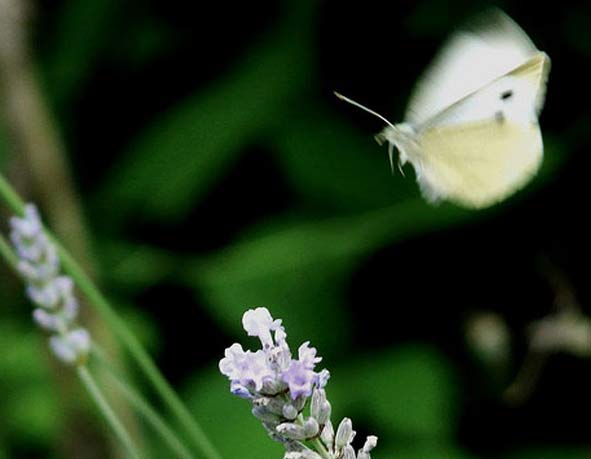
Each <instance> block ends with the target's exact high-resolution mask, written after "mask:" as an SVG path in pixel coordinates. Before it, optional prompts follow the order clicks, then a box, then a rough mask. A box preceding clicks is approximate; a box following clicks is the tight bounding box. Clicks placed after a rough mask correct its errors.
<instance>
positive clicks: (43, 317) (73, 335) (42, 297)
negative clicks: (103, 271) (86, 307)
mask: <svg viewBox="0 0 591 459" xmlns="http://www.w3.org/2000/svg"><path fill="white" fill-rule="evenodd" d="M10 227H11V233H10V238H11V240H12V243H13V245H14V248H15V250H16V253H17V255H18V257H19V262H18V265H17V269H18V270H19V272H20V274H21V276H22V277H23V279H24V281H25V283H26V284H27V288H26V292H27V296H28V297H29V299H30V300H31V301H32V302H33V303H34V304H35V305H36V306H37V307H36V309H35V310H34V311H33V319H34V320H35V322H37V324H38V325H39V326H40V327H41V328H43V329H45V330H47V331H49V332H50V333H51V334H52V335H51V337H50V338H49V345H50V348H51V349H52V351H53V353H54V354H55V356H56V357H57V358H58V359H59V360H61V361H62V362H64V363H67V364H71V365H75V364H82V363H83V362H84V361H85V360H86V357H87V355H88V352H89V350H90V335H89V334H88V332H87V331H86V330H85V329H84V328H80V327H79V326H77V325H76V316H77V314H78V301H77V300H76V297H75V296H74V292H73V289H74V282H73V281H72V279H71V278H70V277H68V276H64V275H60V263H59V257H58V255H57V249H56V247H55V246H54V245H53V244H52V243H51V241H50V240H49V238H48V237H47V235H46V234H45V232H44V230H43V224H42V223H41V219H40V218H39V213H38V212H37V209H36V208H35V206H34V205H32V204H28V205H27V206H25V213H24V216H23V217H12V218H11V219H10Z"/></svg>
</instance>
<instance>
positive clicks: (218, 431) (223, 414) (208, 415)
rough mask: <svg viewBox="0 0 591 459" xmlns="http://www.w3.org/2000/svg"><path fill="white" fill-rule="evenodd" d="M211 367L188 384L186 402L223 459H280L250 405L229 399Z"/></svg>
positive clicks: (278, 447) (226, 387) (225, 382)
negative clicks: (275, 458)
mask: <svg viewBox="0 0 591 459" xmlns="http://www.w3.org/2000/svg"><path fill="white" fill-rule="evenodd" d="M212 367H213V365H212V366H210V367H209V368H208V369H207V371H205V372H203V373H200V374H199V375H197V376H196V377H195V378H193V379H192V381H190V383H189V384H188V385H187V390H186V391H185V393H186V397H185V400H187V403H188V406H189V410H190V411H191V412H193V413H194V414H195V416H196V417H197V418H198V419H199V420H200V421H201V425H202V427H203V430H204V431H205V434H206V435H207V436H208V437H209V438H211V439H212V441H213V443H214V445H215V446H216V447H217V448H218V449H219V451H220V453H221V455H222V457H225V458H241V459H261V458H274V457H277V458H279V457H281V454H282V451H283V448H282V446H281V445H279V444H278V443H276V442H274V441H272V440H271V439H270V438H269V437H268V435H267V433H266V432H265V429H264V428H263V426H262V425H261V423H260V422H259V421H258V420H257V419H256V418H255V417H254V416H253V415H252V414H251V413H250V406H249V403H248V402H247V401H246V400H240V399H238V398H237V397H236V396H234V395H232V394H231V393H230V389H229V387H230V386H229V383H228V380H227V379H226V378H225V377H224V376H222V375H221V374H220V373H219V371H218V370H217V367H216V368H212Z"/></svg>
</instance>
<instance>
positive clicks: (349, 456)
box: [342, 445, 355, 459]
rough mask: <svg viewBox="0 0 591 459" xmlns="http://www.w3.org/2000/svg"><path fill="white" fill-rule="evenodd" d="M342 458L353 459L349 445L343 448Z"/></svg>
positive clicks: (353, 453)
mask: <svg viewBox="0 0 591 459" xmlns="http://www.w3.org/2000/svg"><path fill="white" fill-rule="evenodd" d="M342 457H343V459H355V450H354V449H353V447H352V446H351V445H347V446H345V449H344V450H343V456H342Z"/></svg>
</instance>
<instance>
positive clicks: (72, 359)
mask: <svg viewBox="0 0 591 459" xmlns="http://www.w3.org/2000/svg"><path fill="white" fill-rule="evenodd" d="M49 345H50V346H51V349H52V350H53V352H54V354H55V355H56V357H57V358H58V359H60V360H61V361H62V362H64V363H68V364H74V363H82V362H84V360H85V359H86V356H87V355H88V351H89V350H90V335H89V334H88V332H87V331H86V330H85V329H83V328H78V329H76V330H72V331H71V332H69V333H68V334H66V335H64V336H52V337H51V338H49Z"/></svg>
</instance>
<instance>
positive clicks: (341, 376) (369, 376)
mask: <svg viewBox="0 0 591 459" xmlns="http://www.w3.org/2000/svg"><path fill="white" fill-rule="evenodd" d="M368 320H371V318H368ZM457 387H458V385H457V381H456V378H455V375H454V373H453V370H452V368H451V367H450V365H449V363H448V361H447V359H446V357H445V356H444V355H443V354H441V353H439V352H437V351H435V350H434V349H431V348H429V347H427V346H425V345H410V344H409V345H405V346H403V347H400V348H397V349H396V350H393V351H390V352H388V353H384V354H381V355H367V356H363V357H362V358H355V359H353V361H352V362H351V363H349V364H347V365H346V366H343V367H337V368H336V369H334V371H332V377H331V380H330V384H329V385H328V387H327V394H328V396H329V399H331V400H332V401H333V406H334V411H335V415H337V416H338V417H339V418H340V417H342V416H347V413H355V414H356V415H359V414H361V416H362V419H364V420H366V421H369V422H370V424H371V425H372V426H379V428H380V433H381V434H382V435H384V436H385V437H390V436H394V437H399V438H411V439H413V443H416V444H417V445H418V444H421V445H422V444H425V441H427V442H428V443H429V444H430V445H435V444H440V445H445V444H447V445H450V444H452V443H453V434H454V431H455V429H456V424H457V414H458V408H457V401H458V393H457ZM351 388H355V389H354V390H351ZM334 421H335V422H337V421H336V418H335V420H334ZM448 447H449V446H448ZM404 457H407V456H406V455H405V456H404ZM438 457H439V456H438Z"/></svg>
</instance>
